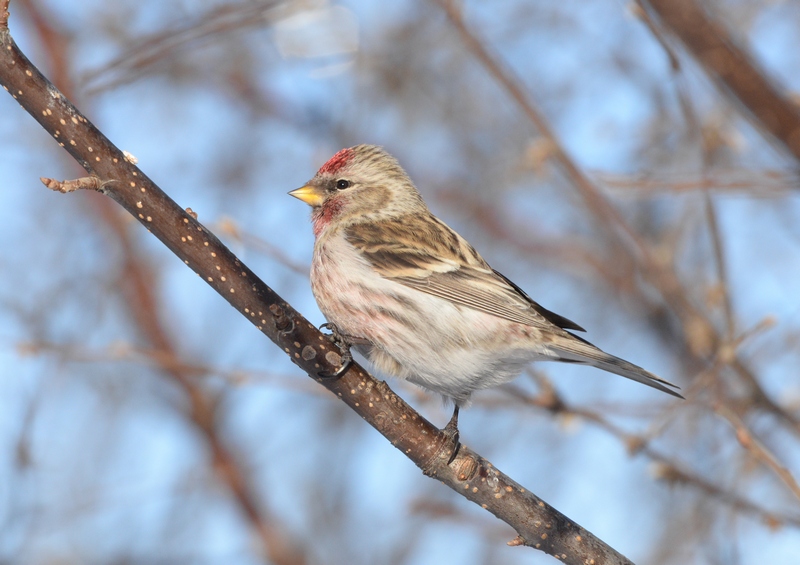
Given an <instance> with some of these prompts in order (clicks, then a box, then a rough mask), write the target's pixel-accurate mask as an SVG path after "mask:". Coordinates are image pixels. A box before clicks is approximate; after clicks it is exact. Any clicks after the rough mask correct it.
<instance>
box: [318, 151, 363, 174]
mask: <svg viewBox="0 0 800 565" xmlns="http://www.w3.org/2000/svg"><path fill="white" fill-rule="evenodd" d="M354 155H355V152H354V151H353V150H352V149H342V150H341V151H339V152H338V153H337V154H336V155H334V156H333V157H331V158H330V159H328V162H327V163H325V164H324V165H322V166H321V167H320V168H319V171H318V173H320V174H329V175H332V174H335V173H336V172H338V171H339V169H341V168H342V167H344V166H345V165H346V164H347V163H349V162H350V160H351V159H352V158H353V156H354Z"/></svg>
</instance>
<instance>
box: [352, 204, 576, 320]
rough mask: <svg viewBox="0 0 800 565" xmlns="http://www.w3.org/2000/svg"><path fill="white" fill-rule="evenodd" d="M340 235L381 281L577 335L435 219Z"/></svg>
mask: <svg viewBox="0 0 800 565" xmlns="http://www.w3.org/2000/svg"><path fill="white" fill-rule="evenodd" d="M345 236H346V238H347V240H348V241H349V242H350V244H352V245H353V246H354V247H356V248H357V249H358V250H359V251H361V253H362V254H363V256H364V258H365V259H366V260H367V261H369V262H370V264H371V265H372V267H373V268H374V269H375V270H376V271H377V272H378V273H379V274H380V275H381V276H383V277H384V278H386V279H389V280H393V281H396V282H399V283H401V284H403V285H405V286H407V287H409V288H413V289H416V290H419V291H420V292H425V293H427V294H431V295H433V296H438V297H439V298H443V299H445V300H449V301H450V302H453V303H455V304H459V305H461V306H466V307H468V308H473V309H475V310H478V311H481V312H485V313H487V314H491V315H493V316H498V317H500V318H504V319H506V320H510V321H512V322H518V323H520V324H525V325H528V326H533V327H537V328H541V329H553V326H557V327H559V328H564V329H572V330H579V331H583V328H581V327H580V326H579V325H578V324H576V323H575V322H572V321H571V320H568V319H567V318H564V317H563V316H559V315H558V314H556V313H554V312H551V311H550V310H547V309H546V308H544V307H542V306H541V305H539V304H537V303H536V302H534V301H533V300H531V298H530V297H529V296H528V295H527V294H525V292H523V291H522V289H520V288H519V287H518V286H517V285H515V284H514V283H512V282H511V281H510V280H508V279H507V278H506V277H504V276H503V275H501V274H500V273H498V272H497V271H495V270H493V269H492V268H491V267H490V266H489V265H488V264H487V263H486V261H484V260H483V258H482V257H481V256H480V255H479V254H478V252H477V251H475V249H473V248H472V246H470V245H469V244H468V243H467V242H466V241H465V240H464V239H463V238H462V237H461V236H459V235H458V234H457V233H456V232H454V231H453V230H452V229H450V228H449V227H448V226H447V225H446V224H444V223H443V222H441V221H440V220H438V219H435V218H434V221H429V219H428V218H418V217H407V218H403V219H402V220H390V221H384V222H380V223H371V224H356V225H353V226H350V227H348V228H347V230H346V234H345Z"/></svg>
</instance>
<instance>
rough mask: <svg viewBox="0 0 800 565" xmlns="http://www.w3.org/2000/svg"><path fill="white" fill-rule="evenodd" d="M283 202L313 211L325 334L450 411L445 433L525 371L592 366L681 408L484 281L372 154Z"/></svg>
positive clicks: (563, 321) (391, 162) (358, 151)
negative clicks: (545, 364) (488, 393)
mask: <svg viewBox="0 0 800 565" xmlns="http://www.w3.org/2000/svg"><path fill="white" fill-rule="evenodd" d="M289 194H290V195H292V196H294V197H296V198H299V199H300V200H302V201H303V202H305V203H306V204H309V205H310V206H311V207H312V209H313V210H312V213H311V219H312V222H313V227H314V235H315V237H316V241H315V243H314V257H313V260H312V264H311V289H312V291H313V293H314V297H315V298H316V300H317V304H318V305H319V308H320V310H321V311H322V313H323V314H324V315H325V317H326V318H327V319H328V321H329V322H331V323H332V324H333V325H334V326H335V333H336V332H338V333H340V334H341V336H342V337H344V339H345V340H346V341H347V342H348V343H349V344H352V345H353V346H354V347H355V348H356V349H357V350H358V351H359V352H360V353H362V354H363V355H364V356H365V357H366V358H367V359H369V360H370V361H371V362H372V363H373V364H374V365H375V367H376V368H377V369H379V370H380V371H382V372H384V373H386V374H388V375H392V376H395V377H400V378H403V379H407V380H409V381H411V382H412V383H415V384H417V385H420V386H422V387H424V388H426V389H428V390H431V391H433V392H437V393H439V394H441V395H443V396H445V397H447V398H450V399H452V400H453V401H454V402H455V405H456V406H455V408H456V410H455V412H454V415H453V420H451V424H450V425H449V426H448V427H451V426H452V429H453V430H455V425H456V422H457V415H458V407H459V406H464V405H465V404H467V403H468V401H469V398H470V395H471V394H472V393H473V392H474V391H476V390H480V389H484V388H489V387H493V386H497V385H500V384H502V383H505V382H508V381H510V380H511V379H513V378H515V377H516V376H517V375H519V373H520V372H521V371H522V369H523V368H524V367H525V365H526V364H528V363H529V362H530V361H534V360H549V361H565V362H568V363H581V364H584V365H592V366H594V367H597V368H599V369H603V370H605V371H609V372H611V373H616V374H617V375H622V376H623V377H627V378H629V379H633V380H635V381H638V382H640V383H644V384H646V385H648V386H651V387H653V388H656V389H658V390H660V391H663V392H666V393H668V394H671V395H673V396H677V397H681V396H680V395H679V394H678V393H676V392H674V391H672V390H670V389H669V388H667V387H674V388H678V387H676V386H675V385H673V384H672V383H669V382H667V381H665V380H663V379H660V378H659V377H657V376H655V375H653V374H652V373H649V372H648V371H645V370H644V369H642V368H641V367H638V366H636V365H634V364H632V363H629V362H627V361H624V360H623V359H620V358H619V357H614V356H613V355H609V354H608V353H605V352H604V351H601V350H600V349H598V348H597V347H595V346H594V345H592V344H591V343H589V342H588V341H585V340H583V339H581V338H579V337H577V336H575V335H573V334H572V333H570V332H568V331H567V330H578V331H584V330H583V328H581V327H580V326H579V325H578V324H576V323H574V322H572V321H570V320H568V319H567V318H564V317H562V316H559V315H558V314H555V313H553V312H551V311H549V310H547V309H546V308H544V307H542V306H540V305H539V304H537V303H536V302H534V301H533V300H531V298H530V297H529V296H528V295H527V294H525V292H523V291H522V289H520V288H519V287H518V286H517V285H515V284H514V283H513V282H511V281H510V280H508V279H507V278H506V277H504V276H503V275H501V274H500V273H498V272H497V271H495V270H494V269H492V268H491V267H490V266H489V265H488V263H486V261H484V260H483V258H482V257H481V256H480V255H479V254H478V252H477V251H475V249H473V248H472V246H471V245H470V244H469V243H467V241H466V240H464V238H462V237H461V236H460V235H458V234H457V233H456V232H455V231H453V230H452V229H450V228H449V227H448V226H447V225H446V224H445V223H444V222H442V221H441V220H440V219H439V218H437V217H436V216H434V215H433V214H432V213H431V212H430V210H428V207H427V206H426V205H425V202H423V200H422V197H421V196H420V193H419V192H418V191H417V189H416V187H415V186H414V184H413V183H412V182H411V179H410V178H409V177H408V175H407V174H406V172H405V171H404V170H403V169H402V168H401V167H400V165H399V163H398V162H397V160H395V159H394V157H392V156H391V155H389V154H388V153H387V152H386V151H384V150H383V149H382V148H380V147H376V146H374V145H357V146H355V147H351V148H349V149H342V150H341V151H339V152H338V153H337V154H336V155H334V156H333V157H332V158H331V159H330V160H329V161H328V162H327V163H325V164H324V165H323V166H322V167H321V168H320V169H319V171H317V174H316V175H315V176H314V178H312V179H311V180H310V181H309V182H308V183H307V184H306V185H305V186H303V187H302V188H298V189H297V190H293V191H292V192H290V193H289ZM664 385H666V386H664ZM456 433H457V432H456Z"/></svg>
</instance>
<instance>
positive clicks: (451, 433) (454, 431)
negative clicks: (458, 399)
mask: <svg viewBox="0 0 800 565" xmlns="http://www.w3.org/2000/svg"><path fill="white" fill-rule="evenodd" d="M442 433H444V435H446V436H447V437H448V438H450V442H451V444H452V446H453V448H452V451H451V452H450V457H449V458H448V459H447V464H448V465H449V464H450V463H452V462H453V459H455V458H456V455H458V450H459V448H460V447H461V442H460V441H459V440H458V438H459V436H460V434H459V432H458V404H456V407H455V409H454V410H453V415H452V416H451V417H450V421H449V422H447V425H446V426H445V427H444V428H443V429H442Z"/></svg>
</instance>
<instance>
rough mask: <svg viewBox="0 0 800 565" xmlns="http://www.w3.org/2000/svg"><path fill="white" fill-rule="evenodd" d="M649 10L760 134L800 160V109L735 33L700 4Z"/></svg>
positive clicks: (667, 0) (664, 2)
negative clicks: (729, 31)
mask: <svg viewBox="0 0 800 565" xmlns="http://www.w3.org/2000/svg"><path fill="white" fill-rule="evenodd" d="M638 2H639V5H640V6H642V9H643V10H646V9H647V6H650V7H651V8H652V10H653V11H654V12H656V13H657V14H658V16H659V19H660V21H661V23H663V24H664V26H665V27H667V28H668V29H669V30H670V31H671V32H672V33H673V34H675V35H676V36H677V37H678V38H679V39H680V40H681V41H682V42H683V44H684V45H685V46H686V48H687V49H688V50H689V51H690V52H691V53H692V54H693V55H694V56H695V57H696V58H697V60H698V61H700V63H701V64H702V65H703V66H704V67H705V68H706V70H707V71H708V72H709V74H710V75H711V77H712V78H713V79H715V81H716V82H717V84H718V85H720V86H721V87H722V90H723V91H724V92H726V93H727V94H728V95H730V97H731V98H732V99H733V100H736V101H738V102H739V103H740V105H741V106H743V107H744V108H745V109H746V110H747V111H748V112H749V114H750V116H751V117H752V118H754V119H755V121H756V122H757V124H758V125H760V127H761V129H763V130H766V131H767V132H769V133H770V134H771V135H772V137H773V139H774V140H776V141H777V142H778V143H779V144H780V145H782V146H783V147H784V148H785V149H786V150H787V151H788V152H789V153H791V154H792V155H793V156H794V158H795V159H797V160H800V108H798V107H797V106H796V105H795V104H793V103H792V102H791V101H790V100H789V99H788V98H786V96H784V95H783V94H782V93H781V92H780V91H779V90H778V89H777V88H776V87H775V86H774V85H773V84H772V83H771V82H770V81H769V80H768V79H767V78H766V74H765V73H764V70H763V69H761V68H759V65H758V63H756V61H754V60H753V58H752V57H750V55H749V54H748V53H747V52H746V51H744V50H743V49H741V48H740V47H739V46H737V45H736V42H735V41H734V40H733V38H731V36H730V33H728V31H727V30H726V29H725V28H724V26H722V25H720V24H719V23H718V22H716V21H714V20H713V19H712V18H711V17H710V16H709V14H708V13H707V11H706V10H705V9H704V8H703V7H702V6H700V5H699V4H698V3H697V2H696V0H638Z"/></svg>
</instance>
